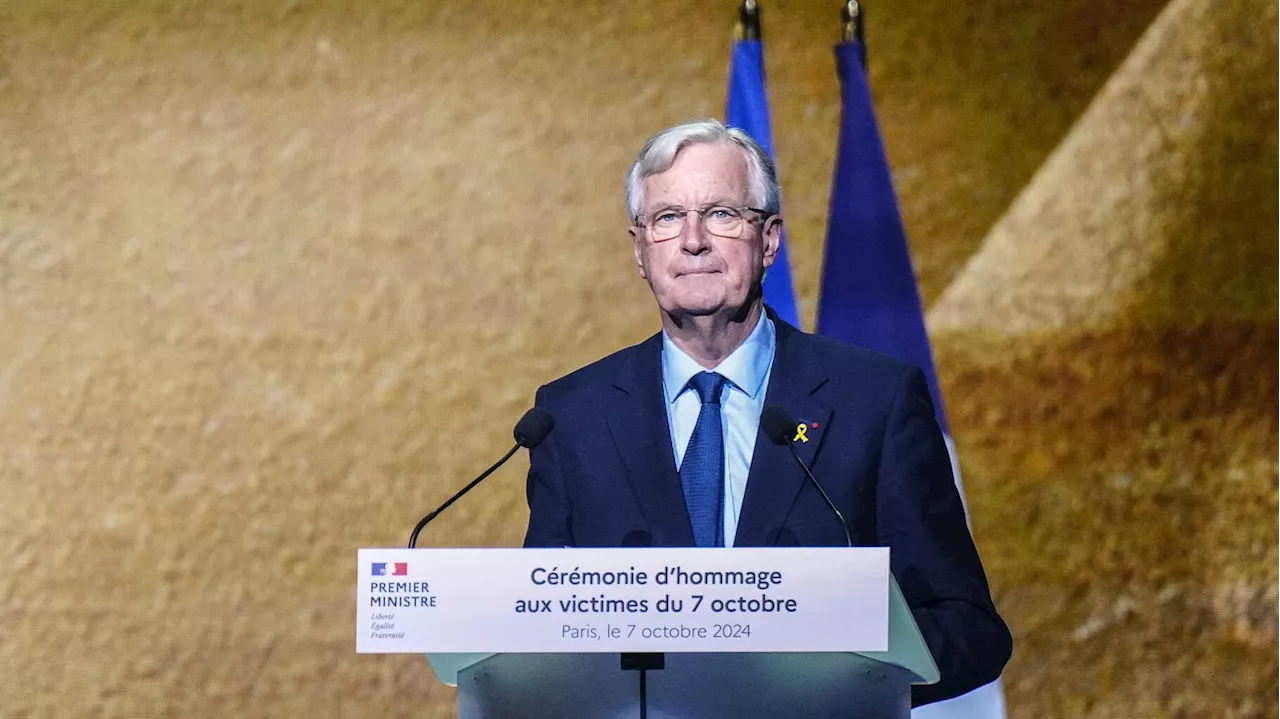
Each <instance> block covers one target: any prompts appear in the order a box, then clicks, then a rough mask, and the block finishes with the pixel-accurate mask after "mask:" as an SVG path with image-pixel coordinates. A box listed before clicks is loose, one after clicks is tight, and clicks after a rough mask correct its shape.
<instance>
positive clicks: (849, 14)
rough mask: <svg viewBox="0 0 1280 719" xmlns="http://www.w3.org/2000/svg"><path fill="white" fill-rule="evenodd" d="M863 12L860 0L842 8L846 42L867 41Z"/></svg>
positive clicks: (842, 29)
mask: <svg viewBox="0 0 1280 719" xmlns="http://www.w3.org/2000/svg"><path fill="white" fill-rule="evenodd" d="M743 5H746V3H743ZM862 13H863V10H862V3H860V2H858V0H849V1H848V2H846V3H845V4H844V7H843V8H841V10H840V26H841V37H842V39H843V40H844V41H845V42H866V37H865V36H864V35H863V34H862Z"/></svg>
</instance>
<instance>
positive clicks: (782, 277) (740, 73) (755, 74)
mask: <svg viewBox="0 0 1280 719" xmlns="http://www.w3.org/2000/svg"><path fill="white" fill-rule="evenodd" d="M725 104H726V107H725V113H724V114H725V123H726V124H728V125H730V126H732V127H738V128H742V129H743V130H746V131H747V134H749V135H751V137H753V138H755V141H756V142H758V143H760V145H761V146H762V147H764V149H765V151H766V152H768V153H769V156H770V157H774V154H773V132H772V131H771V130H770V128H769V100H768V98H767V97H766V95H765V89H764V45H763V44H761V42H760V41H759V40H738V41H736V42H735V43H734V44H733V58H732V59H731V60H730V63H729V95H728V100H727V102H726V103H725ZM764 301H765V304H767V305H769V306H770V307H772V308H773V310H774V312H777V313H778V317H779V318H780V319H782V320H783V321H784V322H789V323H790V324H792V325H795V326H797V327H799V326H800V317H799V315H798V314H797V313H796V293H795V289H794V287H793V285H792V284H791V262H790V261H789V260H788V259H787V238H786V233H785V232H784V233H783V236H782V240H781V244H780V245H779V247H778V257H777V259H776V260H775V261H774V263H773V266H772V267H770V268H769V271H768V272H767V273H766V274H765V278H764Z"/></svg>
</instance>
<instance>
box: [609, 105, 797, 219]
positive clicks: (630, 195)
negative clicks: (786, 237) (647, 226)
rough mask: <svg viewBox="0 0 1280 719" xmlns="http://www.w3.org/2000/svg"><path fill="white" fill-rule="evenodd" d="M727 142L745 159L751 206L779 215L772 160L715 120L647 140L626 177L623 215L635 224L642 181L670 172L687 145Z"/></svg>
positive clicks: (778, 191) (779, 191)
mask: <svg viewBox="0 0 1280 719" xmlns="http://www.w3.org/2000/svg"><path fill="white" fill-rule="evenodd" d="M717 142H730V143H733V144H735V145H737V146H738V147H741V148H742V149H743V151H744V152H745V154H746V156H747V182H748V184H749V189H750V191H751V198H752V199H751V202H753V203H755V204H756V206H757V207H759V209H761V210H764V211H765V212H766V213H767V214H769V215H777V214H780V213H781V212H782V188H781V187H779V186H778V171H777V169H776V168H775V167H774V164H773V158H771V157H769V153H767V152H765V151H764V148H763V147H761V146H760V143H758V142H756V141H755V140H754V139H752V137H751V136H750V135H748V134H747V133H746V132H745V131H744V130H741V129H739V128H736V127H726V126H725V125H724V124H723V123H721V122H720V121H718V120H712V119H707V120H694V121H691V122H686V123H684V124H682V125H676V126H675V127H669V128H667V129H665V130H663V131H662V132H659V133H658V134H656V135H654V136H653V137H651V138H649V141H648V142H646V143H645V145H644V149H643V150H641V151H640V154H639V156H637V157H636V161H635V162H634V163H633V164H632V165H631V171H630V172H628V173H627V187H626V199H627V212H628V213H629V215H630V220H631V221H632V222H635V221H636V219H637V218H638V217H640V215H641V214H643V213H642V208H643V207H644V181H645V179H646V178H649V177H652V176H653V175H659V174H662V173H663V172H666V171H667V170H669V169H671V165H673V164H675V161H676V155H677V154H679V153H680V151H681V150H683V149H684V148H686V147H688V146H689V145H696V144H703V143H708V144H713V143H717Z"/></svg>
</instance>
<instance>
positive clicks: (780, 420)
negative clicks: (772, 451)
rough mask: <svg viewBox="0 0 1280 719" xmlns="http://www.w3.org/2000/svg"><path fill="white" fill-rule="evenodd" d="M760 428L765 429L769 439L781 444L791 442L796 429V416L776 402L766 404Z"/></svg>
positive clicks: (761, 414) (761, 415)
mask: <svg viewBox="0 0 1280 719" xmlns="http://www.w3.org/2000/svg"><path fill="white" fill-rule="evenodd" d="M760 429H763V430H764V433H765V435H766V436H767V437H768V438H769V441H771V442H773V443H774V444H776V445H779V446H786V445H788V444H790V443H791V437H792V436H794V433H795V431H796V418H795V417H792V416H791V413H790V412H788V411H786V410H785V409H783V408H781V407H779V406H778V405H776V404H770V405H765V408H764V411H763V412H761V413H760Z"/></svg>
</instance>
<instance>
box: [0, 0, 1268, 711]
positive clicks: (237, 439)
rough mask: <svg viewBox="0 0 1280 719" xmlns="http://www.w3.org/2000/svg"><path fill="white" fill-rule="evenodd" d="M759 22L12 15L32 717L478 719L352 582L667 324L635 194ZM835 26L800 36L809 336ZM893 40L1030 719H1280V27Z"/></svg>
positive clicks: (63, 6)
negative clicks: (632, 249) (624, 191)
mask: <svg viewBox="0 0 1280 719" xmlns="http://www.w3.org/2000/svg"><path fill="white" fill-rule="evenodd" d="M735 5H736V2H730V1H728V0H720V1H717V2H709V1H708V2H674V1H666V0H654V1H651V2H646V3H631V2H618V3H609V4H582V6H579V3H575V2H569V1H566V0H546V1H545V2H537V3H498V2H490V3H468V2H461V1H455V2H412V1H410V0H369V1H367V2H356V1H355V0H351V1H350V2H266V1H265V0H263V1H261V2H250V1H248V0H244V1H241V2H235V1H234V0H209V1H208V2H159V1H139V2H125V1H124V0H110V1H107V0H100V1H96V2H90V1H83V2H70V1H68V2H59V3H54V2H34V1H32V2H28V1H24V0H0V558H2V559H3V561H4V564H3V572H0V715H3V716H19V717H23V716H30V717H62V716H103V717H136V716H159V717H179V716H245V717H249V716H263V717H295V716H303V715H310V716H344V717H345V716H374V715H386V716H410V715H413V716H450V715H452V701H453V698H452V695H451V692H450V691H449V690H446V689H444V688H441V687H438V686H436V685H434V684H433V681H432V680H431V678H430V672H429V669H428V667H427V666H426V664H425V662H424V661H423V660H422V659H420V658H416V657H412V656H356V655H355V654H354V650H353V647H354V640H353V630H354V627H353V626H352V623H353V618H354V599H353V590H352V586H353V581H354V566H355V565H354V560H355V552H354V550H355V548H357V547H361V546H398V545H401V544H402V543H403V542H404V540H405V538H406V535H407V530H408V529H409V528H410V527H411V526H412V524H413V522H414V521H415V520H416V519H417V517H418V516H419V515H420V514H421V513H422V512H423V511H425V510H426V509H429V508H430V507H432V506H434V505H435V504H437V503H438V502H439V501H441V500H442V499H443V498H445V497H447V496H448V495H449V494H450V493H451V492H452V490H453V489H454V488H455V487H456V486H459V485H460V484H461V483H463V482H465V481H466V480H467V479H468V478H469V477H470V476H472V475H473V474H474V473H475V472H477V471H478V470H479V469H481V468H483V467H484V466H485V465H487V464H488V463H489V462H490V461H492V459H493V458H494V457H495V455H496V454H497V453H498V452H500V451H501V450H502V449H503V448H504V447H505V446H506V444H507V442H508V441H509V440H508V427H509V425H510V424H511V423H512V422H514V420H515V419H516V418H517V417H518V416H519V414H520V412H521V411H522V410H523V409H524V408H525V407H526V406H527V405H528V403H529V402H530V401H531V399H532V394H533V391H534V389H535V388H536V387H537V385H538V384H540V383H542V382H545V381H547V380H549V379H552V378H554V377H556V376H558V375H560V374H562V373H563V372H566V371H568V370H570V369H572V368H574V367H576V366H579V365H581V364H584V363H586V362H588V361H590V360H592V359H595V358H596V357H599V356H601V355H603V354H605V353H607V352H609V351H611V350H612V349H615V348H617V347H618V346H620V345H622V344H623V343H628V342H631V341H634V340H637V339H639V338H642V337H644V336H646V335H647V334H648V333H650V332H652V331H653V330H654V329H655V328H656V326H657V318H656V315H655V313H654V311H653V310H652V309H651V304H650V300H649V298H648V295H647V290H646V288H645V286H644V285H643V283H642V282H641V281H640V280H639V279H638V278H636V277H635V276H634V270H633V268H632V267H631V266H630V265H631V261H630V259H629V258H630V253H629V252H628V246H627V242H626V236H625V232H624V224H625V217H624V214H625V213H624V210H623V208H622V199H621V180H622V176H623V173H624V171H625V169H626V165H627V163H628V162H629V161H630V159H631V158H632V156H633V154H634V152H635V151H636V150H637V149H638V147H639V145H640V143H642V142H643V140H644V139H645V137H647V136H648V135H649V134H650V133H652V132H653V131H655V130H657V129H659V128H661V127H664V126H666V125H668V124H671V123H674V122H678V121H682V120H685V119H688V118H690V117H695V116H704V115H716V114H719V113H720V112H721V109H722V107H723V98H724V85H725V72H726V69H727V60H728V51H729V44H730V38H731V30H730V27H731V23H732V19H733V17H734V6H735ZM838 6H839V3H836V2H816V1H815V2H782V1H781V0H778V1H776V2H766V3H765V16H764V25H765V36H766V44H767V51H766V54H767V61H768V71H769V81H770V93H771V100H772V110H773V120H774V133H775V143H776V149H777V152H778V156H779V164H780V172H781V175H782V182H783V186H784V190H785V192H786V201H785V205H786V209H787V215H788V223H789V227H790V233H789V238H790V241H791V242H792V259H793V262H794V269H795V275H796V284H797V287H798V290H799V293H800V300H801V309H802V315H804V316H805V318H806V319H811V318H812V315H813V310H814V302H815V298H816V296H817V289H818V288H817V279H818V274H819V267H820V261H821V244H822V237H823V232H824V223H825V215H826V203H827V196H828V191H829V182H830V176H831V170H832V160H833V153H834V143H835V134H836V127H837V123H838V118H839V104H838V95H837V85H836V80H835V75H834V68H833V62H832V57H831V44H832V42H833V41H834V40H835V36H836V32H837V14H838ZM868 22H869V41H870V48H869V49H870V56H871V80H872V84H873V87H874V89H875V93H876V100H877V109H878V112H879V116H880V121H881V124H882V126H883V130H884V134H885V138H886V143H887V146H888V150H889V153H890V157H891V160H892V164H893V168H894V174H895V180H896V183H897V187H898V190H899V193H900V195H901V200H902V207H903V213H904V215H905V218H906V222H907V226H908V229H909V233H910V235H911V241H912V251H913V254H914V257H915V261H916V264H917V270H918V273H919V279H920V284H921V288H922V292H923V295H924V297H925V300H926V303H927V304H928V305H929V306H930V310H931V312H930V322H931V327H932V329H933V331H934V343H935V344H934V346H935V351H936V353H937V360H938V365H939V372H940V375H941V382H942V387H943V391H944V393H945V399H946V403H947V407H948V411H949V414H950V420H951V424H952V427H953V430H954V433H955V435H956V440H957V443H958V445H959V451H960V458H961V463H962V468H963V473H964V483H965V488H966V491H967V496H968V503H969V507H970V510H971V512H972V514H973V523H974V531H975V534H976V537H977V540H978V543H979V546H980V548H981V550H982V552H983V555H984V559H985V562H986V565H987V569H988V573H989V574H990V576H991V581H992V586H993V591H994V592H995V595H996V599H997V603H998V604H999V606H1000V608H1001V610H1002V612H1003V613H1004V614H1005V616H1006V618H1007V619H1008V621H1009V622H1010V625H1011V627H1012V629H1013V631H1014V636H1015V642H1016V644H1015V655H1014V658H1013V660H1012V662H1011V663H1010V665H1009V667H1008V669H1007V671H1006V673H1005V689H1006V694H1007V700H1008V705H1009V712H1010V716H1012V717H1041V716H1045V717H1048V716H1053V717H1118V716H1125V717H1128V716H1134V715H1142V716H1177V717H1202V716H1215V717H1254V716H1259V717H1262V716H1270V717H1274V716H1276V714H1277V710H1276V704H1275V697H1276V694H1277V655H1276V637H1277V595H1276V583H1277V544H1276V537H1277V533H1276V519H1275V518H1276V510H1277V481H1278V478H1277V464H1276V458H1277V425H1278V422H1277V396H1278V393H1277V375H1276V363H1277V351H1276V338H1277V334H1276V330H1277V299H1276V297H1277V279H1276V278H1277V234H1276V229H1275V228H1276V227H1277V181H1276V178H1277V161H1276V156H1277V142H1276V126H1277V109H1276V85H1275V84H1274V82H1275V81H1274V78H1275V77H1276V76H1277V66H1276V47H1277V41H1276V25H1277V13H1276V6H1275V3H1273V2H1269V1H1267V0H1223V1H1221V2H1209V1H1208V0H1174V2H1173V3H1172V4H1170V5H1169V6H1168V7H1164V3H1162V2H1156V1H1155V0H1138V1H1135V2H1125V3H1113V2H1106V1H1105V0H1061V1H1058V2H1048V1H1046V0H1007V1H1004V2H995V1H994V0H987V1H985V2H971V3H956V2H946V1H943V0H919V1H915V2H911V3H889V2H885V3H872V4H871V8H870V14H869V20H868ZM522 461H523V460H519V461H517V462H515V463H513V466H511V467H508V468H506V469H505V470H503V471H502V472H501V473H500V474H499V475H497V476H495V477H494V478H493V479H492V480H490V481H489V482H488V483H486V484H485V485H484V486H482V487H481V488H480V489H478V490H477V491H476V492H475V493H473V494H472V495H470V496H469V497H467V499H466V500H464V502H462V503H461V504H459V505H458V506H457V507H456V508H455V509H454V510H453V511H452V512H451V513H450V514H448V515H446V516H444V517H442V518H441V519H440V520H439V522H438V523H436V524H434V525H433V526H432V527H431V528H430V530H429V532H428V536H427V538H426V540H427V541H428V542H434V543H438V544H444V545H512V544H515V543H517V542H518V541H519V538H520V537H521V535H522V531H523V525H524V521H525V517H526V514H525V508H524V505H523V496H522V491H523V482H522V475H521V473H522V470H523V467H522V466H521V464H522Z"/></svg>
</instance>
